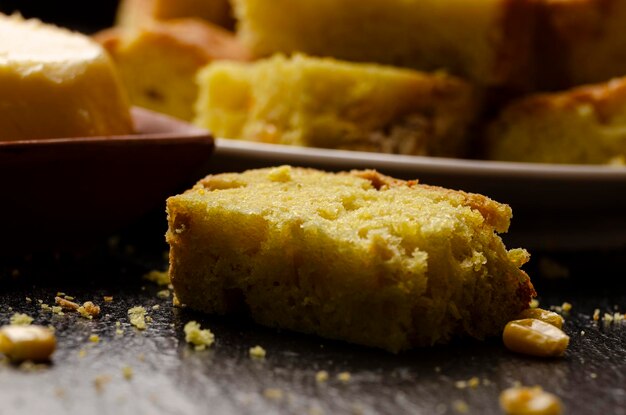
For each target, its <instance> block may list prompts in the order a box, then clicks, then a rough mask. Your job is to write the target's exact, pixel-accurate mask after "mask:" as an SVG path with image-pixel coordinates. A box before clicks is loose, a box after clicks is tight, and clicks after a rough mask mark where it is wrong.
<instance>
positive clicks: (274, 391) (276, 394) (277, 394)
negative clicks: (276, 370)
mask: <svg viewBox="0 0 626 415" xmlns="http://www.w3.org/2000/svg"><path fill="white" fill-rule="evenodd" d="M263 396H265V397H266V398H267V399H271V400H274V401H280V400H282V399H283V396H284V393H283V391H282V389H278V388H267V389H265V390H264V391H263Z"/></svg>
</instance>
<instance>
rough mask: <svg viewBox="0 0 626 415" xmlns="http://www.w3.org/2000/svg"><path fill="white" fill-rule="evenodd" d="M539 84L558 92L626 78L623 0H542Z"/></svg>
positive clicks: (625, 4) (624, 6) (625, 35)
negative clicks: (583, 85) (615, 78)
mask: <svg viewBox="0 0 626 415" xmlns="http://www.w3.org/2000/svg"><path fill="white" fill-rule="evenodd" d="M541 4H542V8H541V10H542V13H541V18H540V23H539V25H538V35H537V37H538V42H537V46H538V53H539V59H538V63H539V65H540V73H539V76H538V80H539V81H540V83H541V85H540V87H542V88H548V89H562V88H567V87H571V86H576V85H582V84H588V83H595V82H604V81H607V80H609V79H611V78H613V77H617V76H624V75H626V2H625V1H623V0H541Z"/></svg>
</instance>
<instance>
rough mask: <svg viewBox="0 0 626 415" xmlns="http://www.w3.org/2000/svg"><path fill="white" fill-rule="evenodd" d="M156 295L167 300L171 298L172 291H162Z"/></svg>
mask: <svg viewBox="0 0 626 415" xmlns="http://www.w3.org/2000/svg"><path fill="white" fill-rule="evenodd" d="M156 295H157V297H159V298H160V299H162V300H165V299H167V298H170V290H161V291H159V292H158V293H157V294H156Z"/></svg>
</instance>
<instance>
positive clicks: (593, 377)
mask: <svg viewBox="0 0 626 415" xmlns="http://www.w3.org/2000/svg"><path fill="white" fill-rule="evenodd" d="M589 376H590V377H591V379H596V378H597V377H598V374H597V373H590V374H589Z"/></svg>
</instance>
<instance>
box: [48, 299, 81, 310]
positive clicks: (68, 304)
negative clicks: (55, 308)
mask: <svg viewBox="0 0 626 415" xmlns="http://www.w3.org/2000/svg"><path fill="white" fill-rule="evenodd" d="M54 302H55V303H56V304H58V305H59V306H61V307H62V308H63V309H64V310H72V311H76V310H78V308H79V307H80V305H78V304H77V303H75V302H73V301H69V300H68V299H67V298H61V297H54Z"/></svg>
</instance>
